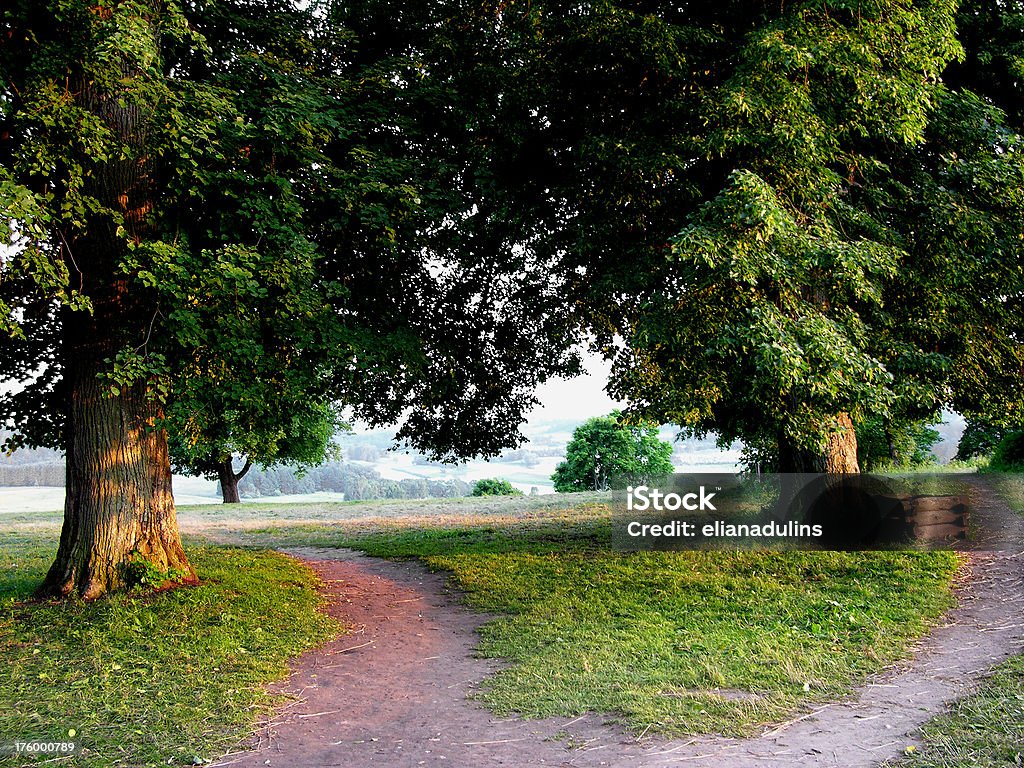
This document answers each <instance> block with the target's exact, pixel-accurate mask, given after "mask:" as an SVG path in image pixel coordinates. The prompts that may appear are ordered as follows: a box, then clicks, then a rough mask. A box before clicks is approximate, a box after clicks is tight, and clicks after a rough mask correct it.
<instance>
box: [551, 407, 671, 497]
mask: <svg viewBox="0 0 1024 768" xmlns="http://www.w3.org/2000/svg"><path fill="white" fill-rule="evenodd" d="M671 456H672V444H671V443H668V442H666V441H664V440H662V439H660V438H659V437H658V428H657V427H656V426H655V425H654V424H651V423H644V424H640V425H635V424H627V423H626V422H624V421H623V420H622V414H621V413H619V411H613V412H612V413H611V414H609V415H608V416H598V417H596V418H593V419H589V420H587V421H586V422H585V423H584V424H582V425H580V426H579V427H577V428H576V430H575V431H574V432H573V433H572V441H571V442H570V443H569V446H568V448H567V449H566V453H565V461H563V462H561V463H560V464H559V465H558V466H557V467H556V468H555V474H553V475H552V476H551V479H552V481H553V482H554V484H555V490H556V491H559V492H561V493H567V492H572V491H604V490H608V489H609V488H613V487H625V485H626V484H627V483H635V482H639V481H641V480H646V479H649V478H652V477H656V476H658V475H667V474H671V473H672V471H673V469H674V468H673V466H672V460H671Z"/></svg>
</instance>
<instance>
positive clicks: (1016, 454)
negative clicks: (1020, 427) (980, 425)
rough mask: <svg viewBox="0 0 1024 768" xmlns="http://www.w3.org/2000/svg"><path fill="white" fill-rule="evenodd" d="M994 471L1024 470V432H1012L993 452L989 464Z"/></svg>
mask: <svg viewBox="0 0 1024 768" xmlns="http://www.w3.org/2000/svg"><path fill="white" fill-rule="evenodd" d="M988 468H989V470H991V471H993V472H1024V432H1011V433H1010V434H1009V435H1007V436H1006V437H1004V438H1003V439H1002V440H1001V441H1000V443H999V445H997V446H996V449H995V451H994V452H993V453H992V461H991V462H989V465H988Z"/></svg>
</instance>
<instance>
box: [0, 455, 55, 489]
mask: <svg viewBox="0 0 1024 768" xmlns="http://www.w3.org/2000/svg"><path fill="white" fill-rule="evenodd" d="M6 458H7V457H6V456H5V457H4V459H6ZM3 485H30V486H32V485H52V486H59V487H63V486H64V459H59V460H57V461H45V462H39V463H37V464H8V463H7V462H6V461H4V462H3V463H0V486H3Z"/></svg>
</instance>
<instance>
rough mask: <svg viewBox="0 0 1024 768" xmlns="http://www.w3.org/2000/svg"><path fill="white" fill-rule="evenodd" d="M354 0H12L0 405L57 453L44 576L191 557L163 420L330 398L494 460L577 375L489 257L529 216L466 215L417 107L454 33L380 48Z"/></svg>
mask: <svg viewBox="0 0 1024 768" xmlns="http://www.w3.org/2000/svg"><path fill="white" fill-rule="evenodd" d="M353 10H354V9H353V8H352V7H351V6H348V5H344V4H340V3H337V4H336V3H327V2H324V3H313V4H309V5H308V6H306V7H299V6H297V5H295V4H293V3H290V2H285V1H284V0H270V1H269V2H267V3H260V4H251V3H246V2H240V1H239V2H233V1H232V0H227V1H226V2H216V3H215V2H193V3H188V4H179V3H178V2H175V1H173V0H172V1H170V2H143V1H135V0H125V1H123V2H108V1H107V0H103V1H102V2H89V3H87V2H84V1H83V2H79V1H78V0H69V1H68V2H61V3H54V4H49V5H44V6H40V5H38V4H35V3H30V2H27V1H25V2H16V3H12V4H8V5H7V6H5V8H4V10H3V11H2V16H0V19H2V28H0V32H2V34H3V36H4V40H5V44H4V46H3V49H2V51H0V81H2V89H3V90H2V94H0V159H2V166H0V168H2V170H0V200H2V201H3V208H4V211H5V213H6V215H7V224H8V226H7V227H5V228H4V229H3V231H2V232H0V238H2V240H3V243H4V244H8V245H11V246H12V249H11V250H10V251H9V254H8V255H5V257H4V261H3V264H2V267H0V277H2V280H0V302H3V303H2V305H0V315H2V316H0V323H2V324H3V328H4V330H6V331H7V332H8V334H7V336H6V337H5V338H4V339H3V340H2V341H0V371H2V375H3V377H4V378H5V379H6V380H7V381H13V382H16V383H17V385H18V388H17V389H16V391H14V392H13V393H12V394H10V395H5V396H4V397H3V398H2V400H0V418H2V419H3V420H4V421H6V422H7V423H8V424H9V425H10V426H11V427H12V428H13V429H14V430H15V433H14V437H13V439H12V442H11V445H19V444H27V445H52V446H59V447H62V448H63V449H64V450H65V453H66V455H67V460H68V484H67V485H68V494H67V502H66V508H65V527H64V533H63V534H62V545H61V548H60V551H59V553H58V556H57V561H56V562H55V564H54V568H53V569H52V570H51V573H50V576H49V577H48V580H47V585H46V589H47V590H48V591H50V592H56V593H68V592H71V591H77V592H80V593H82V594H86V595H88V596H94V595H96V594H100V593H102V592H103V591H104V590H106V589H107V588H109V587H111V586H116V585H117V584H119V583H121V581H122V580H123V579H122V575H121V570H122V569H121V568H120V564H121V563H123V562H125V561H127V560H128V559H130V558H135V557H137V556H141V557H143V558H144V559H147V560H150V561H151V562H153V563H154V566H155V567H157V568H158V569H161V570H169V571H176V572H183V573H187V572H188V568H187V559H186V558H185V555H184V552H183V550H182V549H181V546H180V543H179V541H178V535H177V528H176V524H175V522H174V512H173V499H172V497H171V494H170V462H169V458H168V447H167V438H166V432H165V429H166V428H168V427H170V428H172V429H173V430H174V432H175V435H176V436H177V438H179V439H180V440H181V441H182V444H183V445H185V446H187V447H188V449H189V450H192V449H195V448H196V447H197V446H203V445H216V446H218V447H220V448H221V449H224V448H226V447H228V446H229V445H235V444H246V443H248V444H250V446H251V445H252V444H254V441H255V442H260V441H262V444H266V443H267V441H269V440H271V439H273V437H274V435H275V434H280V432H281V431H282V430H285V431H287V430H288V429H290V428H291V426H292V425H294V424H296V423H297V421H298V422H299V423H302V422H303V420H305V423H307V424H308V423H312V422H310V421H309V417H310V415H312V414H316V413H318V412H320V413H322V412H323V410H322V409H323V408H326V407H329V406H330V404H331V403H335V402H340V403H341V404H343V405H346V406H349V407H350V408H351V409H352V410H353V412H354V413H355V415H357V416H361V417H363V418H364V419H366V420H368V421H370V422H371V423H383V422H395V421H399V422H403V426H402V429H401V432H400V436H401V437H402V438H403V439H405V440H407V441H409V442H411V443H413V444H415V445H416V446H418V447H421V448H423V449H424V450H428V451H430V452H432V453H433V454H434V455H436V456H439V457H445V458H452V457H456V456H467V455H475V454H495V453H497V452H498V451H500V450H501V449H502V448H504V447H506V446H508V445H513V444H515V443H517V442H518V441H519V440H521V435H520V433H519V426H520V424H521V423H522V420H523V413H524V411H525V410H526V409H527V408H528V407H530V406H531V405H532V404H533V403H534V402H535V401H534V396H533V389H534V387H535V385H536V383H537V382H538V381H541V380H543V379H544V378H546V377H547V376H549V375H552V374H553V373H555V372H559V371H571V370H572V369H573V367H574V365H575V362H574V357H573V356H572V354H571V353H568V352H567V351H566V347H567V346H568V345H567V344H566V343H565V341H564V339H565V332H564V330H563V329H562V326H561V325H560V323H561V321H560V320H559V317H558V316H557V315H556V314H555V313H553V312H550V311H548V305H549V304H553V301H552V297H553V293H550V292H548V293H541V294H538V293H537V290H538V288H537V282H538V278H537V271H536V269H531V268H523V269H521V270H511V271H509V270H505V271H504V272H502V273H501V274H500V275H498V274H496V269H497V267H496V266H495V265H499V264H502V263H503V261H502V260H503V259H508V258H510V257H509V253H510V252H511V251H512V249H513V245H514V243H513V239H519V235H518V234H515V233H512V234H509V233H508V232H503V231H501V228H500V227H499V226H498V225H499V224H502V225H503V226H504V221H503V219H502V218H501V217H500V216H488V217H484V218H480V217H478V216H476V214H475V212H476V211H479V210H482V209H483V208H485V207H486V206H487V201H486V200H485V199H484V195H483V193H482V190H481V189H479V188H478V187H477V186H475V185H474V184H472V183H471V181H472V179H475V178H477V177H478V176H480V175H485V174H486V172H487V167H486V166H487V162H488V158H487V157H486V156H478V155H477V154H474V153H473V151H472V150H471V149H467V148H466V144H467V143H468V144H473V143H474V142H475V141H476V139H477V137H476V133H475V131H474V130H471V129H467V128H465V127H464V125H465V124H464V123H463V122H462V117H456V116H452V118H446V120H443V121H432V120H431V115H432V114H437V115H439V116H443V115H444V113H447V112H448V111H449V110H448V109H447V107H445V106H444V102H445V100H446V98H447V93H448V90H449V89H450V87H451V84H450V82H449V81H448V79H446V78H445V77H443V76H442V75H441V74H437V75H435V74H433V73H432V72H430V71H429V70H428V69H427V68H426V67H425V65H424V60H425V59H429V60H430V61H432V62H441V61H443V56H441V54H440V49H438V48H437V46H438V45H443V42H444V40H443V35H439V34H438V33H437V32H436V31H435V30H434V29H433V28H431V27H429V26H423V25H421V24H419V23H417V24H411V25H410V27H409V29H410V30H413V31H415V32H416V35H415V36H414V37H413V38H410V39H405V38H403V37H402V36H397V37H393V38H389V39H388V42H387V44H386V45H380V43H381V42H382V41H383V40H384V39H385V38H384V33H385V32H386V31H388V26H387V19H385V18H384V17H383V16H382V15H381V14H380V12H379V11H378V12H375V13H371V12H370V11H371V9H370V8H369V7H367V8H362V9H355V10H359V13H358V14H356V15H353V14H352V11H353ZM409 16H410V17H412V16H415V13H414V12H412V11H410V13H409ZM442 21H443V19H442ZM448 34H452V32H451V31H449V32H448ZM516 253H517V254H520V253H524V251H522V249H519V250H516ZM516 258H519V257H518V256H517V257H516ZM488 264H490V266H488ZM544 290H545V291H547V288H546V286H545V288H544ZM306 436H308V435H306ZM250 438H251V439H250ZM99 540H103V541H105V542H108V544H109V551H107V552H104V553H103V556H102V557H97V555H96V552H95V548H94V547H92V542H95V541H99ZM108 544H105V545H104V546H108Z"/></svg>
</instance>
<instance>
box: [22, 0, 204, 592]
mask: <svg viewBox="0 0 1024 768" xmlns="http://www.w3.org/2000/svg"><path fill="white" fill-rule="evenodd" d="M160 8H161V5H160V3H159V2H157V0H152V2H150V3H149V5H148V6H147V8H146V13H147V17H146V18H145V19H142V20H143V21H145V22H147V23H148V24H149V29H150V31H151V32H152V35H153V38H152V43H153V46H154V48H155V50H159V40H158V35H159V31H158V30H159V25H158V17H159V14H160ZM91 10H92V12H93V13H94V14H96V15H97V18H98V19H99V20H100V21H106V20H107V19H109V16H110V14H111V11H110V9H109V8H107V7H105V6H102V5H98V6H96V7H95V8H93V9H91ZM132 61H133V59H132V58H131V57H129V56H126V57H125V59H124V63H123V64H120V65H117V64H115V65H113V66H120V67H121V72H120V73H119V74H120V75H121V76H122V78H123V81H124V82H129V81H131V79H132V78H134V77H139V76H142V73H141V72H140V71H136V70H135V69H133V67H134V65H133V64H132V63H131V62H132ZM99 82H106V81H103V80H101V79H98V78H93V77H91V76H86V75H85V74H84V73H81V74H80V76H79V78H78V79H77V81H76V83H77V84H76V86H75V87H74V88H73V93H74V97H75V100H76V101H77V102H78V104H79V105H80V106H81V107H82V108H83V109H85V110H87V111H89V112H91V113H92V114H93V115H94V116H95V117H96V118H98V119H99V120H100V121H102V122H103V123H104V124H105V126H106V127H107V128H109V130H110V131H111V135H112V136H113V137H114V139H113V141H115V142H117V143H118V145H119V146H121V147H129V148H130V151H129V152H122V151H121V149H120V148H118V146H112V148H111V152H110V154H109V156H108V157H107V158H103V159H97V160H96V162H94V163H92V164H91V165H90V166H88V167H87V168H86V169H85V171H86V173H85V179H86V181H85V188H86V192H87V193H88V194H90V195H91V196H93V197H94V198H96V199H97V200H99V201H101V202H102V203H103V204H104V205H106V206H107V207H108V208H109V209H110V210H113V211H116V212H117V213H118V214H119V215H118V216H117V217H114V216H111V215H109V214H106V213H97V214H94V215H91V217H90V219H89V221H88V223H87V224H86V225H85V227H84V228H82V229H80V230H77V231H70V232H66V233H62V234H61V238H60V239H61V242H62V243H63V244H64V246H63V247H64V254H63V255H64V260H65V263H66V264H67V266H68V270H69V272H70V275H71V280H72V285H73V286H74V287H75V288H77V289H78V290H80V291H81V292H82V293H83V294H85V295H86V296H88V297H89V299H90V301H91V302H92V307H93V311H92V312H91V313H87V312H73V311H70V310H65V311H64V315H63V318H62V345H63V348H62V351H61V360H60V362H61V365H62V368H63V375H64V383H65V388H66V392H67V400H66V401H65V407H66V409H67V410H66V413H65V417H66V418H65V445H66V455H67V488H66V495H65V502H64V527H63V530H62V531H61V538H60V547H59V548H58V551H57V558H56V560H55V562H54V564H53V566H52V567H51V568H50V571H49V573H48V574H47V577H46V580H45V582H44V584H43V586H42V588H41V592H42V593H43V594H44V595H70V594H73V593H77V594H80V595H82V596H83V597H86V598H94V597H98V596H100V595H102V594H103V593H104V592H107V591H109V590H111V589H116V588H118V587H121V586H124V585H125V584H126V583H129V582H130V580H131V571H132V563H137V565H136V566H135V567H136V568H144V569H146V570H147V571H150V572H149V573H147V574H146V576H147V577H149V578H152V576H153V574H152V571H153V570H158V571H160V572H167V571H169V570H170V571H174V572H175V573H174V576H175V577H176V578H177V579H178V580H180V581H194V580H195V576H194V574H193V572H192V568H191V566H190V565H189V562H188V559H187V558H186V556H185V552H184V550H183V549H182V546H181V540H180V537H179V535H178V523H177V517H176V515H175V510H174V498H173V496H172V494H171V465H170V457H169V455H168V450H167V435H166V433H165V432H164V431H163V430H162V429H159V428H158V419H159V417H160V415H161V413H160V406H159V404H158V402H157V401H156V400H155V399H154V398H152V397H150V396H149V392H148V389H149V386H150V382H149V381H148V380H146V379H145V377H144V376H141V377H136V381H135V382H134V383H132V384H121V385H118V390H117V392H116V393H115V392H114V390H112V389H111V387H110V383H109V382H104V381H103V380H102V379H100V378H99V377H100V375H101V374H102V373H103V372H104V371H109V370H110V369H111V367H112V366H111V363H110V360H111V359H112V358H114V357H115V356H116V355H117V353H118V352H119V351H121V350H123V349H126V348H127V349H134V350H135V352H136V353H141V354H145V352H146V348H147V345H148V344H149V341H150V334H151V333H152V329H153V323H154V321H155V320H156V310H157V307H156V306H155V304H154V303H153V300H152V297H151V296H150V295H148V294H147V293H146V292H145V290H144V289H142V288H141V287H140V286H138V285H134V284H132V282H131V280H130V277H129V276H128V275H126V274H125V273H124V272H123V271H122V259H123V257H124V256H125V254H126V252H127V247H128V241H129V240H130V241H134V242H135V243H142V242H145V241H147V240H150V239H152V238H154V237H155V236H156V231H155V226H154V222H153V220H152V218H151V213H152V211H153V209H154V205H155V202H156V195H157V190H156V186H155V184H154V182H153V164H152V160H151V158H150V156H149V155H148V154H147V152H146V135H147V131H148V121H149V119H150V117H151V114H152V110H151V109H150V108H149V107H147V106H146V105H144V104H141V103H140V102H139V101H138V98H139V96H138V94H132V95H130V96H125V95H123V94H121V93H117V92H110V91H105V90H102V89H101V86H100V85H98V84H97V83H99ZM117 82H118V80H117V79H116V78H115V79H113V80H111V81H109V82H107V86H106V87H109V88H114V89H117V88H118V87H119V86H118V85H117V84H116V83H117ZM111 83H114V84H113V85H111ZM140 379H141V380H140Z"/></svg>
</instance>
